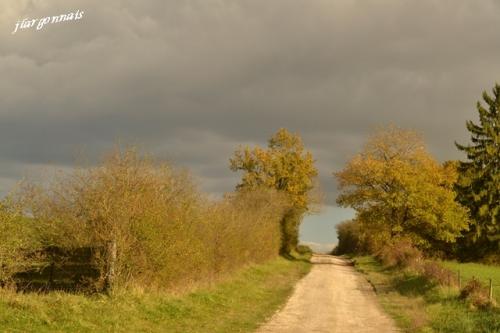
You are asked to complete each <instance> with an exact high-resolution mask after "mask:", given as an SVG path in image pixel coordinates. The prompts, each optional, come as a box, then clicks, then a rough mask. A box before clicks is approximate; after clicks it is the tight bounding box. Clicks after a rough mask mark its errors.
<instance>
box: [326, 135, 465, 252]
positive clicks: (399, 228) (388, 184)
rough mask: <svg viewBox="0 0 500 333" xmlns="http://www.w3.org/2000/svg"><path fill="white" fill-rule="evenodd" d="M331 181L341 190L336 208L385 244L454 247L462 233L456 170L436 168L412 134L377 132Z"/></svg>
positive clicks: (434, 161)
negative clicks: (353, 215)
mask: <svg viewBox="0 0 500 333" xmlns="http://www.w3.org/2000/svg"><path fill="white" fill-rule="evenodd" d="M334 175H335V176H336V178H337V180H338V183H339V188H340V190H341V194H340V196H339V197H338V199H337V202H338V203H339V204H340V205H341V206H345V207H352V208H354V209H355V210H356V211H357V213H358V217H359V218H360V220H361V221H363V223H365V224H366V225H367V227H369V228H370V230H376V231H377V232H379V236H380V235H383V237H385V239H386V240H389V239H391V238H396V237H407V238H410V239H411V240H412V241H413V242H414V244H416V245H418V246H420V247H421V248H429V247H431V246H432V245H433V244H435V243H438V242H445V243H451V242H455V240H456V238H457V237H458V236H460V232H461V231H462V230H464V229H466V228H467V227H468V218H467V210H466V209H465V208H464V207H462V206H461V205H459V204H458V203H457V202H456V201H455V193H454V191H453V184H454V183H455V181H456V179H457V171H456V167H455V166H454V165H453V164H451V163H445V164H444V165H441V164H440V163H438V162H437V161H436V160H435V159H434V158H433V157H432V156H431V155H430V154H429V153H428V152H427V151H426V149H425V146H424V143H423V141H422V139H421V138H420V136H419V135H418V134H417V133H415V132H413V131H408V130H403V129H400V128H397V127H395V126H389V127H388V128H385V129H383V130H380V131H378V132H377V133H375V135H373V136H372V137H371V138H370V139H369V141H368V143H367V144H366V145H365V147H364V149H363V151H362V152H361V153H359V154H357V155H356V156H355V157H354V158H353V159H352V160H350V161H349V162H348V164H347V165H346V167H345V168H344V169H343V170H342V171H339V172H336V173H334Z"/></svg>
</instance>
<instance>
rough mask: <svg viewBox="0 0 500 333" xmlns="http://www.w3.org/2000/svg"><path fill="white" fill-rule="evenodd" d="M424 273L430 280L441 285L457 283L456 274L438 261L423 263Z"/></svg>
mask: <svg viewBox="0 0 500 333" xmlns="http://www.w3.org/2000/svg"><path fill="white" fill-rule="evenodd" d="M421 271H422V275H423V276H425V277H426V278H427V279H428V280H430V281H433V282H436V283H438V284H440V285H443V286H444V285H456V284H457V281H456V279H454V274H453V272H452V271H450V270H449V269H446V268H444V267H443V266H442V265H440V264H439V263H438V262H436V261H431V260H428V261H425V262H423V264H422V269H421Z"/></svg>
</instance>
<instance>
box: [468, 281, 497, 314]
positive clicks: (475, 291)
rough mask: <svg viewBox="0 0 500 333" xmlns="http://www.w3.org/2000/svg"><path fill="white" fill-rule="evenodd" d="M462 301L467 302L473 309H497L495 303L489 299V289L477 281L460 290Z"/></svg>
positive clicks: (470, 282)
mask: <svg viewBox="0 0 500 333" xmlns="http://www.w3.org/2000/svg"><path fill="white" fill-rule="evenodd" d="M459 297H460V299H462V300H467V301H469V302H470V304H471V305H472V306H473V307H477V308H488V307H495V306H496V304H495V302H494V301H490V299H489V297H488V289H487V288H486V287H485V286H483V284H482V283H481V282H480V281H479V280H477V279H472V280H470V281H469V282H467V284H466V285H465V286H464V287H463V288H462V290H460V296H459Z"/></svg>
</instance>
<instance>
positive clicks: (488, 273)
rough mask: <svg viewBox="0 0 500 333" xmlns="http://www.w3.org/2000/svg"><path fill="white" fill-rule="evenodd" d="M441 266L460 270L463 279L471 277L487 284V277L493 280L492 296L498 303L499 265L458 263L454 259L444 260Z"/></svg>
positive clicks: (499, 298) (499, 289)
mask: <svg viewBox="0 0 500 333" xmlns="http://www.w3.org/2000/svg"><path fill="white" fill-rule="evenodd" d="M442 264H443V266H445V267H446V268H448V269H449V270H451V271H453V272H456V273H457V274H458V271H460V276H461V278H462V280H463V281H468V280H471V279H472V278H473V277H474V278H476V279H478V280H479V281H481V283H482V284H484V285H485V286H487V285H488V284H489V279H491V280H492V281H493V296H494V297H495V299H496V300H497V302H498V303H500V266H489V265H483V264H478V263H458V262H456V261H444V262H443V263H442Z"/></svg>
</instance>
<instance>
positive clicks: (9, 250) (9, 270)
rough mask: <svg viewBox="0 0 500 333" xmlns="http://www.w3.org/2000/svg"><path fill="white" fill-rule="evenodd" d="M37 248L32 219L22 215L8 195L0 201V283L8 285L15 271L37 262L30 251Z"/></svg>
mask: <svg viewBox="0 0 500 333" xmlns="http://www.w3.org/2000/svg"><path fill="white" fill-rule="evenodd" d="M39 248H40V242H39V239H38V237H37V234H36V232H35V228H34V221H33V220H32V219H29V218H26V217H23V216H22V214H21V210H20V208H19V207H17V206H16V205H15V204H14V203H13V202H12V201H11V200H10V198H9V197H8V198H6V199H4V200H3V201H2V202H0V285H8V284H9V283H10V282H11V279H12V277H13V275H14V274H15V273H16V272H18V271H20V270H23V269H25V268H26V267H29V266H31V265H33V264H34V263H35V262H37V259H38V258H36V257H35V256H33V255H31V256H30V253H32V252H34V251H36V250H37V249H39Z"/></svg>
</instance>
